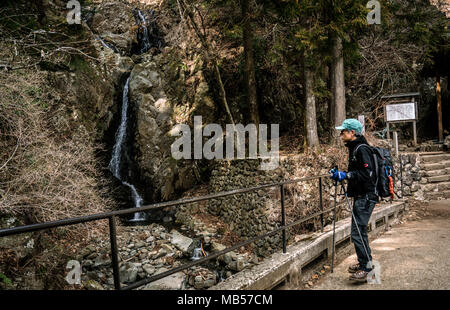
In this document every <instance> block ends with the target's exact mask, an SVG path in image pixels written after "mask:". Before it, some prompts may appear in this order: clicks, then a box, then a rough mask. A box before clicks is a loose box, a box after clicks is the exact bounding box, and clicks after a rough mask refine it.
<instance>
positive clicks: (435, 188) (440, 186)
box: [422, 182, 450, 193]
mask: <svg viewBox="0 0 450 310" xmlns="http://www.w3.org/2000/svg"><path fill="white" fill-rule="evenodd" d="M422 189H423V191H424V192H426V193H429V192H442V191H446V190H450V182H441V183H431V184H425V185H422Z"/></svg>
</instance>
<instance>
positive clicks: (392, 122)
mask: <svg viewBox="0 0 450 310" xmlns="http://www.w3.org/2000/svg"><path fill="white" fill-rule="evenodd" d="M401 103H414V109H415V111H414V112H415V113H414V114H415V117H416V118H415V119H408V120H398V121H388V120H387V114H386V106H387V105H390V104H401ZM418 118H419V113H418V109H417V101H416V100H415V98H414V97H412V99H411V100H399V101H391V102H390V103H389V104H385V105H384V121H385V122H386V125H387V130H388V131H387V138H388V139H390V134H389V130H390V128H389V127H390V126H389V124H395V123H412V124H413V135H414V146H416V145H417V120H418Z"/></svg>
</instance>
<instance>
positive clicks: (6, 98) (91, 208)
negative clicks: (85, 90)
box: [0, 69, 113, 288]
mask: <svg viewBox="0 0 450 310" xmlns="http://www.w3.org/2000/svg"><path fill="white" fill-rule="evenodd" d="M60 97H61V94H58V93H57V92H56V90H55V89H50V88H49V87H48V85H47V79H46V73H44V72H42V71H37V70H35V69H26V70H14V71H9V72H3V73H2V74H1V75H0V98H1V101H0V217H2V216H11V215H12V216H14V217H16V218H17V219H18V220H19V221H18V222H19V225H20V224H31V223H37V222H45V221H53V220H58V219H63V218H69V217H74V216H81V215H87V214H92V213H97V212H103V211H106V210H110V208H111V206H112V205H113V201H112V200H111V198H109V197H107V190H109V189H110V188H111V187H110V186H109V184H108V181H107V180H106V179H105V177H104V176H103V174H102V170H101V169H102V167H100V166H99V161H98V158H97V156H96V154H97V152H98V151H99V147H98V146H97V145H96V142H95V141H94V139H93V138H92V137H93V135H92V134H91V133H89V132H87V130H86V129H84V127H83V126H82V125H79V127H75V128H74V126H73V124H74V122H73V121H70V117H71V116H70V115H67V112H66V111H65V109H64V108H63V106H62V105H60V104H59V102H58V100H59V99H58V98H60ZM68 133H69V134H68ZM106 232H107V223H106V222H105V221H98V222H94V223H89V224H80V225H74V226H67V227H64V228H58V229H53V230H50V231H44V232H38V233H35V234H34V235H33V239H34V241H35V249H34V250H33V251H32V253H31V254H28V255H26V256H23V254H21V250H20V249H21V248H23V244H20V242H19V241H18V242H15V243H12V244H11V246H10V247H9V248H7V249H5V248H3V249H0V266H1V267H0V269H1V270H2V272H3V273H4V274H7V276H8V277H10V278H11V279H14V278H16V277H17V276H21V277H23V278H26V275H27V274H29V272H31V273H32V274H34V275H35V277H36V278H37V279H39V280H37V281H38V282H39V281H41V283H44V284H43V285H44V287H46V288H63V287H64V283H65V281H64V274H65V272H66V271H65V265H64V264H65V263H66V262H67V258H68V257H72V258H73V257H75V256H76V253H77V252H78V249H79V248H80V247H82V246H83V245H85V244H86V243H88V242H89V240H90V239H91V238H93V237H95V236H97V235H99V234H104V233H106ZM17 240H19V239H17ZM5 251H7V252H8V251H9V252H8V253H9V254H8V255H2V254H5V253H6V252H5ZM22 285H25V284H24V283H22ZM30 285H32V284H30ZM31 287H32V286H31ZM23 288H30V287H23Z"/></svg>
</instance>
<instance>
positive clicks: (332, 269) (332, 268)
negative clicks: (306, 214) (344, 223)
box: [331, 180, 338, 273]
mask: <svg viewBox="0 0 450 310" xmlns="http://www.w3.org/2000/svg"><path fill="white" fill-rule="evenodd" d="M334 189H335V190H334V208H333V244H332V245H331V273H333V271H334V255H335V253H334V251H335V249H334V248H335V245H334V243H335V234H336V203H337V190H338V181H337V180H336V181H335V183H334Z"/></svg>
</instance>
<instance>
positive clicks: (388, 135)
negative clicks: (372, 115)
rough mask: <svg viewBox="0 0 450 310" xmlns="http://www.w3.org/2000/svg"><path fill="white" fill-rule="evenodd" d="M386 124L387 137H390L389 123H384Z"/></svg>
mask: <svg viewBox="0 0 450 310" xmlns="http://www.w3.org/2000/svg"><path fill="white" fill-rule="evenodd" d="M386 125H387V138H388V139H390V138H391V135H390V134H389V130H390V129H389V123H387V124H386Z"/></svg>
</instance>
